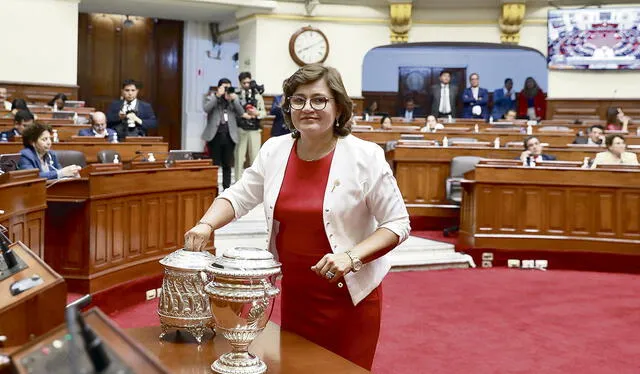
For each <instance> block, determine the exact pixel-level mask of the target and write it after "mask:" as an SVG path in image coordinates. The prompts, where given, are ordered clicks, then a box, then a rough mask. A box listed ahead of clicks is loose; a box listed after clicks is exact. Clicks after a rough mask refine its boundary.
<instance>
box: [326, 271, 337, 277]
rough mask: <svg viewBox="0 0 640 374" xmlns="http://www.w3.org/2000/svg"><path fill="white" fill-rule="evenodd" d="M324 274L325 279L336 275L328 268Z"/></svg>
mask: <svg viewBox="0 0 640 374" xmlns="http://www.w3.org/2000/svg"><path fill="white" fill-rule="evenodd" d="M324 276H325V277H326V278H327V279H333V277H335V276H336V275H335V274H334V273H333V272H332V271H331V270H329V271H327V272H326V273H325V274H324Z"/></svg>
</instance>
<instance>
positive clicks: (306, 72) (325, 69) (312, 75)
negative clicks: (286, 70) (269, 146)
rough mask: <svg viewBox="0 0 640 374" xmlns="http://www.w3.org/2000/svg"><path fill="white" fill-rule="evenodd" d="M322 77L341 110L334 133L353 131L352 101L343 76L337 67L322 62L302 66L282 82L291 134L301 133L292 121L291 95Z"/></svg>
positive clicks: (284, 108)
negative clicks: (343, 81)
mask: <svg viewBox="0 0 640 374" xmlns="http://www.w3.org/2000/svg"><path fill="white" fill-rule="evenodd" d="M320 79H325V80H326V82H327V85H328V86H329V89H331V93H332V94H333V98H334V100H335V102H336V105H337V107H338V111H339V112H340V116H339V117H338V118H337V121H338V125H337V126H333V133H334V134H335V135H337V136H347V135H349V134H350V133H351V122H350V121H349V120H350V119H351V115H352V101H351V99H350V98H349V95H348V94H347V90H346V89H345V88H344V84H343V83H342V77H341V76H340V73H339V72H338V70H336V69H335V68H332V67H329V66H324V65H322V64H309V65H305V66H303V67H301V68H300V69H298V70H297V71H296V72H295V73H293V75H292V76H290V77H289V78H287V79H285V80H284V82H283V83H282V91H283V92H284V102H283V104H282V113H283V115H284V123H285V124H286V125H287V127H288V128H289V130H291V136H293V137H294V138H299V137H300V133H299V132H298V131H297V130H296V128H295V127H294V126H293V122H291V107H290V106H289V97H290V96H291V95H293V93H294V92H295V91H296V90H297V89H298V87H300V86H302V85H305V84H309V83H313V82H315V81H318V80H320Z"/></svg>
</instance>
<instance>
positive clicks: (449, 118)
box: [447, 114, 453, 123]
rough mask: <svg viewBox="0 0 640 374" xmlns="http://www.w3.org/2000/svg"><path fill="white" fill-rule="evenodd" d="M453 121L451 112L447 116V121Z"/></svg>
mask: <svg viewBox="0 0 640 374" xmlns="http://www.w3.org/2000/svg"><path fill="white" fill-rule="evenodd" d="M451 122H453V119H452V117H451V114H449V116H448V117H447V123H451Z"/></svg>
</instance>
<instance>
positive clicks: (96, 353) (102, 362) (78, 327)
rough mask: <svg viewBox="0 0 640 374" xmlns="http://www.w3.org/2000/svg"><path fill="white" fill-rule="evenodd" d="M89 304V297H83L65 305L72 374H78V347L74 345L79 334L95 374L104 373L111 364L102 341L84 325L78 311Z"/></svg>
mask: <svg viewBox="0 0 640 374" xmlns="http://www.w3.org/2000/svg"><path fill="white" fill-rule="evenodd" d="M90 302H91V295H85V296H83V297H81V298H80V299H78V300H76V301H74V302H73V303H71V304H69V305H67V308H66V310H65V320H66V323H67V329H68V331H69V334H71V344H72V346H71V347H70V348H72V349H71V351H70V355H69V359H70V361H71V362H70V366H71V369H72V370H73V372H74V373H79V370H78V369H79V366H78V346H77V345H76V344H75V338H76V335H77V334H78V333H79V334H80V336H81V337H82V342H83V343H84V348H85V350H86V352H87V354H88V355H89V360H90V361H91V365H92V366H93V368H94V370H95V372H96V373H101V372H103V371H105V370H106V369H107V368H108V367H109V365H110V364H111V359H109V356H108V355H107V352H106V351H105V349H104V345H103V344H102V340H101V339H100V338H99V337H98V336H97V335H96V333H95V332H94V331H93V329H92V328H91V327H90V326H89V325H87V324H86V322H85V321H84V318H83V317H82V314H80V312H79V311H78V310H79V309H81V308H83V307H86V306H87V305H89V303H90Z"/></svg>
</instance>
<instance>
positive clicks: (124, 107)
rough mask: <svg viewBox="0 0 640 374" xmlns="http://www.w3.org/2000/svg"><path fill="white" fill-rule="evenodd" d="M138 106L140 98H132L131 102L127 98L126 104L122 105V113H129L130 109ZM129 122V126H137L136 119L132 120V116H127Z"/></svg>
mask: <svg viewBox="0 0 640 374" xmlns="http://www.w3.org/2000/svg"><path fill="white" fill-rule="evenodd" d="M137 107H138V99H133V100H131V102H130V103H128V102H127V100H125V101H124V104H123V105H122V113H124V114H127V112H128V111H130V110H135V109H136V108H137ZM127 124H128V126H129V127H136V123H135V121H134V120H132V119H131V118H127Z"/></svg>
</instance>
